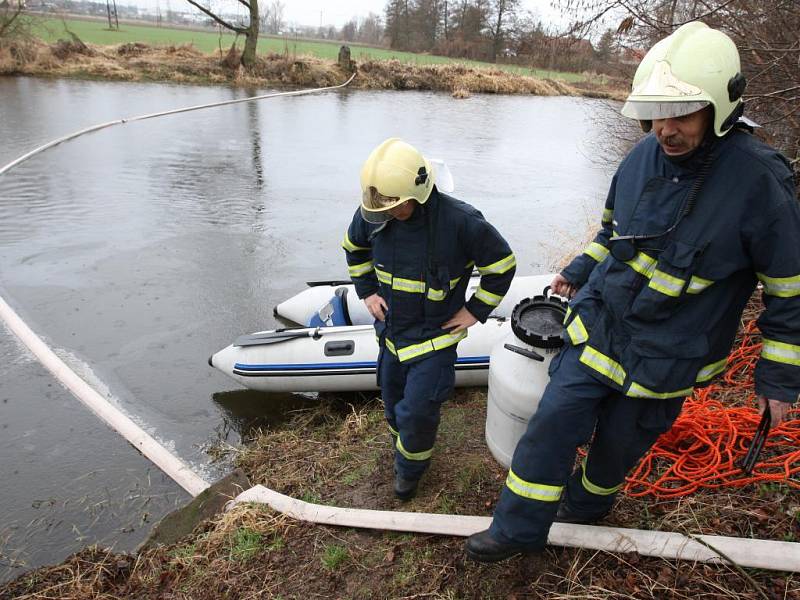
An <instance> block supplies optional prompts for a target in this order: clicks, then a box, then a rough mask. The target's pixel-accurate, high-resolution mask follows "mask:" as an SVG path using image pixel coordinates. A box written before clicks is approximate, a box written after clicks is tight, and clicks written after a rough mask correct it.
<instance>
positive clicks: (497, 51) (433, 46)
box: [386, 0, 520, 62]
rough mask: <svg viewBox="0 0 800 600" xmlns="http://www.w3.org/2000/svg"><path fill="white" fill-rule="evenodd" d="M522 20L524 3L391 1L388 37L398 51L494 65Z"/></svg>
mask: <svg viewBox="0 0 800 600" xmlns="http://www.w3.org/2000/svg"><path fill="white" fill-rule="evenodd" d="M519 17H520V0H388V2H387V4H386V35H387V37H388V38H389V44H390V46H391V47H392V48H396V49H398V50H410V51H413V52H435V53H437V54H445V55H448V56H463V57H468V58H476V59H481V58H482V59H489V60H491V61H492V62H494V61H496V60H497V57H498V56H500V55H501V54H503V53H504V52H505V51H506V46H507V44H508V42H509V41H510V39H511V38H512V37H513V33H514V32H515V30H516V29H517V28H518V27H519Z"/></svg>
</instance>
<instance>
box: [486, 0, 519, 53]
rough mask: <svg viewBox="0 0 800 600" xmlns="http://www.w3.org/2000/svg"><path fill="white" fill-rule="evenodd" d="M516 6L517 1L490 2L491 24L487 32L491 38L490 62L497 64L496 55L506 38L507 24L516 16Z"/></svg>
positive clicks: (498, 0) (496, 0) (499, 0)
mask: <svg viewBox="0 0 800 600" xmlns="http://www.w3.org/2000/svg"><path fill="white" fill-rule="evenodd" d="M518 6H519V0H493V2H492V21H493V22H492V26H491V31H490V32H489V35H490V37H491V38H492V62H497V55H498V54H500V52H501V50H502V49H503V46H504V42H505V41H506V39H507V36H508V28H509V23H510V21H511V19H512V18H513V17H514V15H515V14H516V11H517V8H518Z"/></svg>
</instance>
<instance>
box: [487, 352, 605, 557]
mask: <svg viewBox="0 0 800 600" xmlns="http://www.w3.org/2000/svg"><path fill="white" fill-rule="evenodd" d="M581 350H582V347H581V346H569V347H567V348H565V349H564V350H562V352H561V354H560V355H559V356H558V357H557V358H556V359H554V361H553V364H554V365H555V367H554V368H553V369H552V370H551V373H550V375H551V378H550V383H549V384H548V386H547V388H546V389H545V391H544V394H543V396H542V400H541V402H540V403H539V408H538V410H537V411H536V413H535V414H534V415H533V417H532V418H531V420H530V422H529V423H528V429H527V431H526V432H525V435H524V436H523V437H522V439H521V440H520V442H519V444H518V445H517V448H516V450H515V451H514V458H513V460H512V462H511V469H510V472H509V478H508V479H507V484H506V485H505V486H503V491H502V493H501V495H500V502H498V504H497V507H496V508H495V511H494V518H493V520H492V525H491V528H490V531H491V535H492V537H493V538H494V539H495V540H497V541H499V542H505V543H509V542H513V543H517V544H527V545H530V546H542V545H544V543H545V542H546V540H547V534H548V532H549V531H550V525H551V524H552V523H553V519H554V518H555V514H556V511H557V510H558V504H559V503H558V501H557V500H558V496H559V494H558V493H557V491H558V490H559V488H561V487H563V486H564V485H565V484H566V482H567V479H568V478H569V474H570V472H571V471H572V466H573V464H574V461H575V452H576V448H577V447H578V446H580V445H581V444H584V443H586V442H587V441H588V440H589V438H590V437H591V435H592V431H593V430H594V427H595V422H596V420H597V411H598V408H599V405H600V403H601V402H602V401H603V399H604V398H606V397H608V396H609V395H610V394H613V393H614V390H612V389H611V388H609V387H608V386H606V385H604V384H603V383H601V382H599V381H598V380H596V379H594V378H593V377H592V376H591V375H589V374H588V373H586V372H585V371H584V370H583V368H582V367H581V365H580V363H579V361H578V357H579V356H580V352H581Z"/></svg>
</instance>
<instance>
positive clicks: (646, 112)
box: [620, 100, 710, 121]
mask: <svg viewBox="0 0 800 600" xmlns="http://www.w3.org/2000/svg"><path fill="white" fill-rule="evenodd" d="M709 104H710V102H708V101H706V100H695V101H692V102H657V101H645V102H643V101H639V100H628V101H627V102H626V103H625V105H624V106H623V107H622V110H621V111H620V112H622V114H623V115H625V116H626V117H630V118H631V119H637V120H639V121H653V120H655V119H672V118H674V117H682V116H684V115H690V114H692V113H694V112H697V111H698V110H702V109H704V108H705V107H706V106H708V105H709Z"/></svg>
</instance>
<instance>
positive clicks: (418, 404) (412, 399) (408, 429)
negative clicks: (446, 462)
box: [384, 346, 456, 480]
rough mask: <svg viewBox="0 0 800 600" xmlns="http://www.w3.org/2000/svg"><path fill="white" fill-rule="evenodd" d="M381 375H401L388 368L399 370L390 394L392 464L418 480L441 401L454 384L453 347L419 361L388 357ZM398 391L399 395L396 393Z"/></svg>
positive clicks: (432, 440)
mask: <svg viewBox="0 0 800 600" xmlns="http://www.w3.org/2000/svg"><path fill="white" fill-rule="evenodd" d="M385 362H386V363H387V368H386V370H384V375H386V376H387V377H389V379H390V380H391V381H393V382H395V381H398V383H399V379H401V377H396V376H394V375H389V374H388V373H387V371H388V370H391V371H393V372H400V373H402V382H403V386H402V388H399V385H398V386H397V387H396V388H395V389H394V390H393V391H392V392H391V393H390V395H392V396H393V400H394V402H393V416H394V419H395V424H396V429H397V431H398V432H399V434H400V435H399V436H398V438H397V442H396V445H395V460H394V466H395V470H396V471H397V473H398V474H399V475H400V476H401V477H403V478H404V479H409V480H415V479H419V478H420V477H421V476H422V474H423V473H424V472H425V470H426V469H427V468H428V465H429V463H430V457H431V455H432V453H433V446H434V443H435V442H436V431H437V429H438V427H439V416H440V411H441V406H442V402H444V400H445V399H446V398H447V397H448V396H449V395H450V394H451V392H452V391H453V386H454V384H455V362H456V347H455V346H453V347H451V348H446V349H444V350H439V351H437V352H433V353H432V354H430V355H429V356H426V357H425V358H423V359H422V360H419V361H416V362H412V363H410V364H409V363H400V362H399V361H398V360H397V358H396V357H394V356H392V358H391V359H389V358H388V354H387V357H386V360H385ZM398 391H400V394H399V398H398V397H397V392H398Z"/></svg>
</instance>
